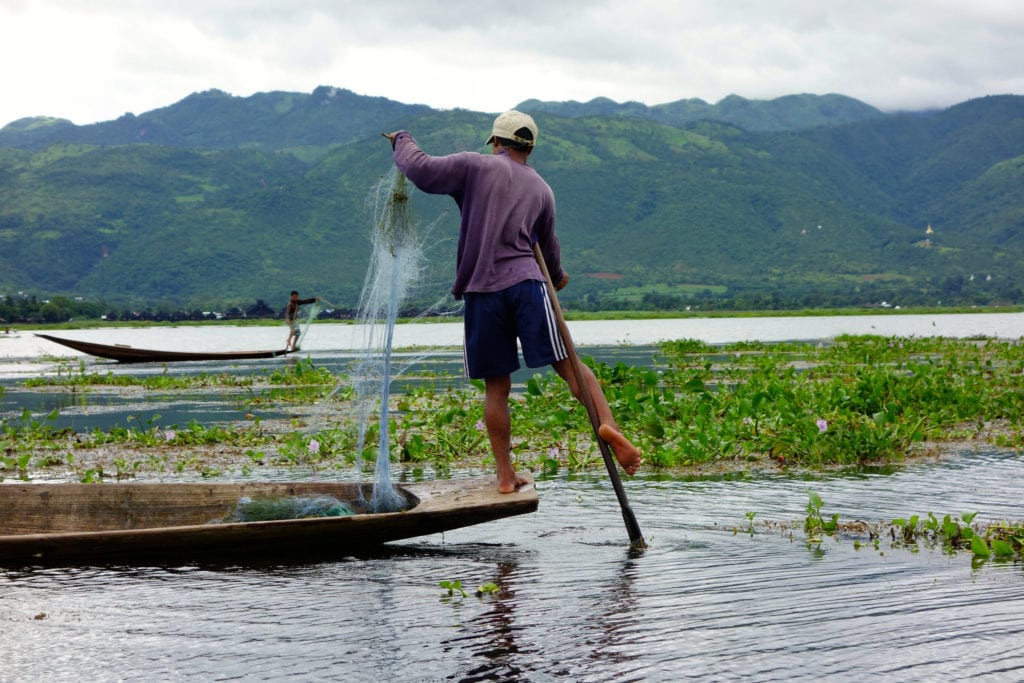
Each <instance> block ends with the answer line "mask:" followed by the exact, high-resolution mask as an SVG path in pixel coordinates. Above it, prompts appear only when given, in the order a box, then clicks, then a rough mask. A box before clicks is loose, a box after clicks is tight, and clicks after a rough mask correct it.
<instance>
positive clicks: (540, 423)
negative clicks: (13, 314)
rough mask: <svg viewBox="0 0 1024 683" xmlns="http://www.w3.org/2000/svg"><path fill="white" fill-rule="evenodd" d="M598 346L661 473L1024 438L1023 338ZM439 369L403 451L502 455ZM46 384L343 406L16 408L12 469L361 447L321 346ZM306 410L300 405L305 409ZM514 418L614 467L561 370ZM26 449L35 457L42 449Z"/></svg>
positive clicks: (307, 455)
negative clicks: (226, 410) (315, 359)
mask: <svg viewBox="0 0 1024 683" xmlns="http://www.w3.org/2000/svg"><path fill="white" fill-rule="evenodd" d="M584 361H585V362H586V363H587V364H588V365H590V367H592V368H593V369H594V372H595V374H596V375H597V377H598V379H599V381H600V382H601V384H602V385H603V387H604V391H605V394H606V395H607V397H608V399H609V402H610V403H611V406H612V409H613V411H614V412H615V415H616V418H617V419H618V421H619V424H620V426H621V427H622V429H623V432H624V433H626V434H628V435H629V436H630V438H631V439H632V440H633V441H634V443H636V444H637V445H638V446H639V447H640V448H641V449H642V450H643V453H644V463H645V465H644V471H646V472H656V471H658V470H674V469H681V468H686V469H688V470H692V469H698V468H707V467H714V468H717V469H718V470H719V471H744V470H749V469H751V468H757V469H763V468H765V467H772V468H774V469H782V470H790V469H800V470H803V469H810V470H824V469H859V468H863V467H866V466H878V465H893V464H898V463H900V462H901V461H903V460H904V459H905V458H906V457H907V456H909V455H914V454H917V453H928V452H931V451H934V449H936V448H937V447H938V446H939V445H940V444H941V443H942V442H948V441H960V440H969V439H985V440H987V441H989V442H991V443H994V444H995V445H997V446H999V447H1003V448H1016V449H1020V448H1021V447H1024V431H1022V430H1024V345H1022V344H1021V343H1020V342H1019V341H1005V340H996V339H967V340H956V339H943V338H898V337H878V336H856V337H840V338H837V339H835V340H833V341H831V342H829V343H827V344H819V343H801V342H788V343H782V344H766V343H761V342H743V343H738V344H730V345H725V346H712V345H709V344H707V343H705V342H702V341H696V340H688V339H683V340H678V341H673V342H666V343H664V344H662V345H661V346H660V353H659V354H658V357H657V358H656V359H655V361H654V362H653V363H652V364H651V365H650V366H627V365H625V364H622V363H617V364H615V365H608V364H602V363H597V362H594V361H592V360H591V359H584ZM434 380H435V378H432V377H429V376H423V377H422V378H418V379H417V381H416V382H412V383H409V384H406V385H405V386H406V387H407V388H404V389H403V390H402V393H400V394H398V393H393V395H392V405H391V406H390V411H391V413H390V416H389V423H388V427H389V434H390V439H391V441H390V445H391V449H390V452H391V453H392V454H397V456H396V457H397V458H398V459H400V460H401V461H403V462H406V463H413V464H420V463H423V464H430V465H431V466H433V467H434V468H435V469H436V470H437V471H438V472H441V473H443V472H444V471H446V470H447V469H449V468H451V467H454V466H471V467H487V466H489V465H490V464H491V463H490V460H491V454H490V448H489V444H488V441H487V435H486V430H485V429H484V426H483V400H482V393H483V386H482V384H481V383H480V382H469V383H465V384H462V385H459V384H457V383H455V385H454V386H453V383H452V382H441V383H440V385H438V384H437V383H435V381H434ZM38 382H39V383H46V384H50V385H54V386H68V387H70V388H71V390H72V391H76V390H77V387H79V386H82V385H87V386H102V385H104V384H111V385H113V386H124V385H126V384H127V385H137V386H142V387H143V388H144V389H146V390H149V391H161V392H168V393H169V392H171V391H172V390H173V389H174V388H183V389H193V388H195V387H196V386H218V385H219V386H223V387H228V388H229V390H230V389H234V388H241V390H242V391H241V394H242V398H240V399H239V400H240V401H242V402H244V403H245V404H246V405H247V406H259V407H260V408H274V407H275V406H292V405H295V404H303V403H305V404H308V405H314V404H316V405H317V408H316V410H318V411H321V412H323V411H326V410H330V411H331V414H332V415H335V416H336V419H335V418H332V419H334V422H333V423H332V426H331V427H330V428H309V427H308V426H307V425H306V424H305V422H304V421H303V420H302V419H298V420H297V421H296V424H295V425H294V427H293V428H292V429H291V430H290V431H288V432H287V433H284V434H282V433H280V430H278V432H277V433H276V434H270V433H265V432H264V430H263V429H262V428H261V425H260V420H259V419H258V418H251V419H249V420H247V421H245V422H243V423H242V424H240V425H200V424H196V423H194V422H191V423H189V424H188V425H186V426H185V427H177V426H170V427H168V426H160V425H158V424H156V421H155V420H154V421H152V423H151V424H145V425H138V426H133V427H131V428H117V429H111V430H107V431H103V432H100V431H95V432H91V433H86V434H79V435H75V437H74V439H71V440H70V441H71V443H70V444H69V436H68V435H67V434H66V433H62V432H60V431H59V430H54V429H53V428H52V427H49V428H48V422H49V421H48V420H45V419H44V420H40V421H33V420H32V419H31V415H30V414H25V415H23V416H22V419H21V421H17V420H8V419H5V420H3V421H2V422H0V427H2V429H0V446H2V451H0V452H3V453H4V454H5V455H4V458H5V459H4V460H2V461H0V468H2V469H3V470H6V471H8V472H17V473H18V475H17V476H27V472H28V469H29V468H30V467H32V466H35V467H47V466H53V465H57V464H66V463H67V461H68V457H69V456H71V455H73V453H74V452H75V451H76V450H80V449H84V448H94V449H98V448H104V447H108V446H112V445H122V446H126V447H132V448H159V447H172V448H176V449H179V450H182V449H184V448H193V447H201V446H206V447H212V446H223V447H224V448H225V449H228V448H236V449H238V451H239V452H238V453H237V455H238V460H239V461H240V462H242V463H244V466H245V467H249V468H251V467H259V466H262V465H265V464H271V463H275V464H284V465H296V466H312V467H316V468H320V467H325V466H339V467H340V466H342V465H345V464H348V463H351V462H354V461H355V458H356V456H357V454H356V453H355V452H354V450H355V448H356V446H355V428H356V425H355V422H354V420H353V418H352V410H351V407H352V406H351V400H352V392H351V387H349V386H348V385H347V384H346V382H345V380H344V378H342V377H337V376H334V375H332V373H330V372H329V371H327V370H326V369H324V368H320V367H317V366H315V365H314V364H313V363H312V362H311V361H309V360H300V361H298V362H296V363H295V364H293V365H288V366H285V367H282V368H280V369H278V370H276V371H274V372H273V373H270V374H264V375H261V376H255V377H245V376H236V375H210V376H197V377H177V376H173V377H172V376H170V375H166V374H164V375H159V376H157V377H138V376H134V375H131V374H124V375H114V374H113V373H105V374H102V373H89V372H86V371H85V370H84V368H83V367H82V366H80V367H79V368H78V369H77V370H73V369H68V370H66V371H63V372H61V373H59V374H58V376H57V378H50V379H47V380H38ZM34 385H38V384H34ZM328 395H329V396H330V405H329V406H327V399H326V398H325V397H327V396H328ZM172 400H173V399H172ZM289 410H292V408H289ZM294 410H295V411H296V413H298V414H299V415H301V409H299V408H295V409H294ZM140 422H141V420H140ZM512 426H513V453H514V456H515V458H516V460H517V465H518V466H525V467H533V468H534V469H536V470H538V471H542V472H548V473H552V472H557V471H559V470H560V469H565V470H569V471H578V470H585V469H588V468H595V467H600V466H601V465H602V459H601V457H600V453H599V451H598V449H597V447H596V445H595V444H594V441H593V437H592V432H591V428H590V424H589V422H588V420H587V417H586V414H585V412H584V411H583V410H582V409H580V407H579V405H578V403H577V402H576V401H575V400H574V399H573V398H572V396H571V394H570V393H569V390H568V387H567V386H566V384H565V383H564V382H563V381H561V380H560V379H559V378H557V376H556V375H555V374H554V373H553V372H545V373H538V374H535V375H533V376H532V377H530V378H528V379H527V381H526V382H525V385H524V386H523V387H522V388H521V390H520V391H517V392H516V393H515V394H514V398H513V405H512ZM172 433H173V434H174V437H173V438H167V437H168V434H172ZM366 443H376V435H375V434H369V435H367V439H366ZM375 450H376V449H375V448H374V449H367V452H366V453H363V454H362V457H363V460H364V461H365V462H367V463H369V462H372V461H373V459H374V453H373V452H372V451H375ZM26 453H34V454H35V455H32V456H30V457H29V458H28V460H26V459H25V454H26ZM195 457H197V458H200V460H201V455H196V456H195ZM136 460H138V461H141V462H143V463H146V462H148V461H149V458H148V457H145V456H143V457H139V458H126V467H125V468H124V471H125V473H127V474H131V473H132V472H134V471H135V470H134V469H133V466H132V463H133V462H135V461H136ZM179 462H180V460H179ZM107 467H108V470H110V469H115V468H114V466H113V465H112V464H110V463H108V464H107ZM188 467H189V468H191V467H198V468H202V467H203V465H201V464H199V465H197V464H195V463H191V462H190V463H188ZM704 471H706V470H704ZM210 473H211V475H212V474H213V473H214V470H213V469H211V470H210ZM823 521H827V519H825V520H823Z"/></svg>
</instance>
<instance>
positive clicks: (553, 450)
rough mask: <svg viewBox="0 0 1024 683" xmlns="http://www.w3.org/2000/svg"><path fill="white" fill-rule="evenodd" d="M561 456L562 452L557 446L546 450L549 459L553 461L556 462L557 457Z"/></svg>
mask: <svg viewBox="0 0 1024 683" xmlns="http://www.w3.org/2000/svg"><path fill="white" fill-rule="evenodd" d="M561 454H562V451H560V450H558V446H552V447H551V448H549V449H548V457H549V458H554V459H555V460H557V459H558V456H560V455H561Z"/></svg>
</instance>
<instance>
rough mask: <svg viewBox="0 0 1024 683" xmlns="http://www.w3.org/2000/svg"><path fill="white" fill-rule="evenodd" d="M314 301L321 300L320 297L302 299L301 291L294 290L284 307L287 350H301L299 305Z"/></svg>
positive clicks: (285, 345) (285, 348)
mask: <svg viewBox="0 0 1024 683" xmlns="http://www.w3.org/2000/svg"><path fill="white" fill-rule="evenodd" d="M314 301H320V297H318V296H315V297H313V298H311V299H300V298H299V293H298V292H296V291H295V290H292V296H291V298H290V299H289V300H288V305H287V306H285V307H284V322H285V324H286V325H288V341H286V342H285V344H284V350H285V351H298V350H299V347H298V346H296V345H297V344H298V343H299V332H301V325H299V306H304V305H306V304H311V303H313V302H314Z"/></svg>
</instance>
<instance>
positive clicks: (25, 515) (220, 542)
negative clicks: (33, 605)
mask: <svg viewBox="0 0 1024 683" xmlns="http://www.w3.org/2000/svg"><path fill="white" fill-rule="evenodd" d="M523 476H525V477H527V479H528V480H529V482H530V483H529V484H528V485H526V486H523V487H522V488H521V489H520V490H519V491H517V492H515V493H508V494H501V493H498V487H497V480H496V479H495V478H494V477H471V478H461V479H449V480H438V481H429V482H422V483H412V484H401V485H398V486H397V489H398V491H399V493H400V495H401V496H403V497H404V498H405V500H406V501H407V503H408V507H407V509H405V510H404V511H402V512H386V513H366V512H362V511H363V510H365V506H364V505H363V504H361V503H360V502H359V501H360V500H361V499H362V500H369V499H370V498H371V495H372V485H371V484H345V483H334V482H288V483H248V482H247V483H110V484H77V483H41V484H34V483H10V484H8V483H4V484H0V510H3V511H4V514H3V517H2V519H0V566H14V565H20V566H25V565H32V564H68V563H77V562H83V561H85V562H90V561H91V562H96V561H109V560H121V561H139V560H154V559H162V560H167V559H172V560H177V559H186V558H208V559H218V558H221V559H227V560H236V559H237V558H239V557H242V556H245V557H253V556H264V557H270V558H277V559H286V558H293V557H296V556H303V555H305V554H310V553H312V554H324V553H329V554H333V553H346V552H352V551H359V550H367V549H371V548H377V547H379V546H381V545H383V544H385V543H388V542H391V541H397V540H402V539H408V538H414V537H417V536H425V535H428V534H436V533H440V532H443V531H449V530H451V529H457V528H460V527H465V526H470V525H473V524H480V523H483V522H489V521H493V520H496V519H500V518H503V517H510V516H513V515H520V514H525V513H528V512H533V511H534V510H536V509H537V505H538V498H537V490H536V487H535V486H534V485H533V480H532V478H530V476H529V474H528V473H523ZM360 486H361V487H362V489H363V496H362V498H360V495H359V488H358V487H360ZM316 496H331V497H333V498H336V499H338V500H340V501H343V502H345V503H346V504H347V505H348V506H349V507H350V508H351V509H352V510H353V511H354V512H356V514H351V515H348V516H325V517H307V518H299V519H271V520H268V521H245V522H239V521H231V520H233V519H237V517H236V516H233V515H235V514H236V513H237V511H238V509H239V507H240V505H241V504H244V503H247V502H249V501H251V500H280V499H282V498H284V497H303V498H307V499H308V498H311V497H316Z"/></svg>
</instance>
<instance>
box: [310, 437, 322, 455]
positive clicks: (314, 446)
mask: <svg viewBox="0 0 1024 683" xmlns="http://www.w3.org/2000/svg"><path fill="white" fill-rule="evenodd" d="M309 452H310V453H313V454H316V453H319V452H320V442H319V441H317V440H316V439H310V440H309Z"/></svg>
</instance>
